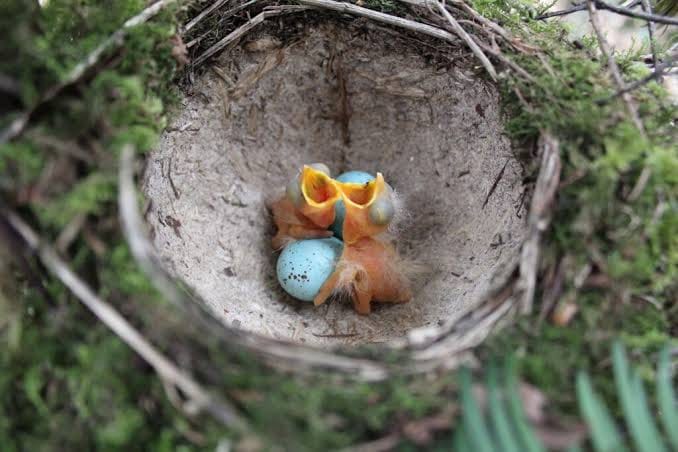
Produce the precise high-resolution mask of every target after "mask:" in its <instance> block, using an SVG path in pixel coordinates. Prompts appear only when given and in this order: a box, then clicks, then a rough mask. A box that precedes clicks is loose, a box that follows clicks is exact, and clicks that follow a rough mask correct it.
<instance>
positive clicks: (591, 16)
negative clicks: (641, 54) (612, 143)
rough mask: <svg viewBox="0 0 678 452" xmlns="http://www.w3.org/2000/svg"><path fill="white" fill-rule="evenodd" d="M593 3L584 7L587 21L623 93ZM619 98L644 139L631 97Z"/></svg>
mask: <svg viewBox="0 0 678 452" xmlns="http://www.w3.org/2000/svg"><path fill="white" fill-rule="evenodd" d="M594 3H595V4H597V3H598V2H597V0H586V6H587V7H588V10H589V20H590V22H591V27H593V31H594V32H595V33H596V37H597V38H598V44H599V45H600V51H601V52H602V54H603V56H604V57H605V58H606V59H607V67H608V69H609V71H610V74H612V79H613V80H614V83H615V84H616V85H617V88H618V89H619V91H624V90H625V89H626V84H625V83H624V79H623V78H622V75H621V72H620V71H619V66H617V61H616V60H615V59H614V55H613V54H612V50H611V49H610V45H609V44H608V42H607V39H605V36H604V35H603V32H602V27H601V25H600V19H599V17H598V10H597V9H596V6H595V4H594ZM621 97H622V99H623V100H624V103H625V104H626V109H627V110H628V112H629V115H630V116H631V120H632V121H633V123H634V124H635V126H636V128H637V129H638V130H639V131H640V133H641V135H642V136H643V137H645V127H643V123H642V121H641V120H640V116H639V115H638V108H637V107H636V104H635V103H634V102H633V99H632V98H631V96H629V95H628V93H624V94H622V95H621Z"/></svg>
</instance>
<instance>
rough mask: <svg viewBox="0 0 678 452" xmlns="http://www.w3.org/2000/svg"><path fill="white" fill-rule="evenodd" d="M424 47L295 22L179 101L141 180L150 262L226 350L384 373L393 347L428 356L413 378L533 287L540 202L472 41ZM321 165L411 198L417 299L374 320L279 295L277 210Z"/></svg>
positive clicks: (266, 34) (247, 44) (205, 75)
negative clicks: (525, 268)
mask: <svg viewBox="0 0 678 452" xmlns="http://www.w3.org/2000/svg"><path fill="white" fill-rule="evenodd" d="M255 19H256V18H255ZM250 23H251V22H250ZM245 27H247V30H245V31H249V28H251V27H249V26H247V24H246V26H245ZM241 29H242V27H241ZM234 33H240V32H239V31H238V30H236V32H234ZM242 34H244V32H243V33H240V35H239V36H237V38H241V37H242ZM229 36H230V35H229ZM227 39H228V36H227ZM427 39H428V38H424V41H417V40H416V35H411V34H403V33H400V32H397V31H394V30H393V29H391V28H384V27H381V26H378V25H375V24H374V23H372V22H370V21H365V20H357V21H355V20H353V21H345V20H341V21H338V20H336V18H334V19H328V18H327V17H320V18H318V17H315V18H314V19H313V20H308V19H307V18H306V19H304V20H303V21H302V20H298V19H297V18H294V17H286V18H285V19H284V20H282V19H280V20H279V21H277V22H276V23H275V24H264V25H263V26H260V28H258V29H257V30H256V31H255V32H251V33H249V34H247V35H246V37H245V38H244V39H240V40H239V41H237V42H235V41H234V42H233V43H229V44H230V45H229V46H227V48H226V50H225V51H223V52H221V53H219V54H216V56H215V57H214V58H213V59H212V60H211V61H209V64H208V65H206V68H205V69H204V70H203V71H202V72H200V73H197V75H195V77H194V79H193V82H192V84H191V85H190V86H189V87H188V88H187V89H186V90H185V91H184V94H183V95H182V99H181V107H180V108H179V109H178V111H176V112H175V114H174V117H173V119H172V120H171V123H170V125H169V126H168V127H167V129H166V132H165V133H164V134H163V136H162V139H161V142H160V145H159V146H158V147H157V149H156V150H155V151H153V152H152V153H151V154H150V156H149V157H148V160H147V164H146V168H145V171H144V174H143V178H142V179H143V180H142V188H143V192H144V193H145V195H146V197H147V198H148V199H149V200H150V202H149V204H148V208H147V209H146V212H145V220H146V223H147V225H148V226H149V229H150V236H151V242H152V244H153V248H154V250H150V249H145V251H144V252H147V254H148V253H150V254H154V255H155V254H157V255H158V257H159V262H161V265H160V266H161V267H162V268H163V270H162V271H163V272H165V271H166V272H167V274H168V275H169V277H170V278H172V279H175V280H177V281H180V282H181V283H182V284H184V285H185V286H187V287H188V288H189V289H190V292H191V293H192V298H193V300H194V301H196V300H197V303H198V305H200V307H201V308H204V307H207V308H208V309H207V311H208V312H209V313H210V315H209V316H208V317H210V322H213V320H214V319H218V321H219V322H220V323H221V325H222V329H223V334H224V335H225V336H226V337H227V338H229V340H230V342H231V344H236V345H237V344H240V345H241V346H244V347H246V348H248V349H250V350H255V351H260V352H262V353H263V354H264V355H265V356H266V357H268V358H276V359H277V362H278V363H281V364H283V365H289V367H292V368H295V369H298V367H297V366H296V365H291V363H292V362H296V361H304V362H305V363H306V364H309V365H320V366H322V367H330V368H337V369H339V368H341V369H342V370H345V371H349V372H354V371H355V370H356V369H358V370H362V371H364V372H363V374H364V376H366V377H372V378H380V377H383V376H384V375H385V369H386V367H388V366H386V365H385V364H383V360H384V356H386V355H388V353H386V354H384V352H383V350H384V347H386V349H390V350H394V349H396V350H397V349H399V350H406V353H409V354H410V357H412V358H414V359H415V360H417V361H418V363H419V364H418V365H417V366H414V367H410V370H417V369H429V368H433V367H437V366H439V365H443V364H452V363H454V362H456V361H457V360H458V358H459V357H460V355H459V353H460V352H462V351H464V350H467V349H468V348H469V347H470V346H472V345H474V344H476V343H478V342H479V341H481V340H482V338H484V337H485V336H486V335H487V334H488V332H489V331H490V330H491V328H492V327H493V326H494V325H495V324H496V322H497V321H498V320H500V319H501V318H503V317H504V316H505V315H506V314H507V313H508V312H509V311H511V309H512V308H514V307H515V303H513V301H515V299H516V294H517V293H518V292H521V291H522V292H521V293H524V292H525V291H527V292H529V291H530V290H532V289H533V281H532V283H530V278H529V277H528V278H527V281H522V282H520V281H519V285H521V284H522V287H521V288H520V290H516V289H515V287H516V286H515V284H514V282H515V280H516V278H515V276H516V275H517V274H518V271H517V268H518V261H519V260H520V255H521V248H522V249H523V254H527V255H531V253H529V252H528V253H525V247H524V246H523V244H524V243H526V237H527V236H528V235H529V234H528V233H527V232H528V231H529V221H528V215H527V214H528V210H529V198H530V196H529V195H528V193H527V191H528V190H527V189H526V187H525V186H524V184H523V178H524V174H523V167H522V164H521V161H520V159H519V158H518V157H517V155H518V152H516V150H515V149H514V148H513V147H512V144H511V142H510V141H509V139H508V138H507V137H506V136H505V134H504V133H503V118H502V112H501V108H500V95H499V93H498V90H497V88H496V86H495V85H494V83H493V82H492V81H490V80H488V79H487V78H486V77H484V76H483V75H482V74H480V73H479V71H478V67H477V64H476V60H475V59H474V56H473V55H472V54H471V53H470V52H468V51H467V50H465V49H464V46H463V44H462V43H460V42H457V43H456V44H455V43H452V44H450V43H449V42H448V44H446V45H445V46H444V48H440V47H439V46H436V45H435V43H436V40H435V39H431V40H427ZM422 44H423V45H422ZM208 53H209V51H208ZM312 162H323V163H325V164H327V165H328V166H329V168H330V169H331V171H332V172H333V175H336V174H339V173H341V172H344V171H347V170H362V171H368V172H373V173H374V172H377V171H379V172H382V173H383V174H384V176H385V178H386V180H387V181H388V182H389V183H390V184H391V185H392V186H393V188H394V189H395V190H396V192H397V193H398V194H399V198H400V199H401V201H402V204H403V208H402V211H401V212H400V215H399V219H398V222H397V223H398V224H397V227H396V228H395V233H394V234H392V235H391V236H390V239H389V240H391V241H392V243H393V244H394V245H395V247H396V249H397V250H398V252H399V253H400V254H401V255H402V256H403V258H404V259H403V260H404V262H405V267H406V269H405V270H406V271H407V272H408V274H410V276H411V279H412V281H413V295H414V296H413V299H412V301H411V302H409V303H406V304H399V305H393V304H383V305H382V304H375V306H374V309H373V312H372V313H371V314H370V315H368V316H361V315H358V314H357V313H355V312H354V311H353V308H352V307H351V305H350V303H347V302H346V301H345V300H341V299H335V300H333V301H331V302H330V303H326V304H324V305H322V306H319V307H315V306H313V304H312V303H308V302H301V301H297V300H294V299H293V298H291V297H290V296H288V295H287V294H285V293H284V291H283V290H282V289H281V288H280V287H279V284H278V282H277V280H276V268H275V266H276V259H277V255H278V254H277V253H276V252H274V250H272V248H271V237H272V235H273V234H274V227H273V222H272V218H271V215H270V212H269V210H268V209H267V202H268V201H270V200H271V199H272V198H273V197H275V196H276V195H277V194H279V193H281V192H282V190H284V187H285V185H286V184H287V183H288V182H289V180H290V178H291V177H293V176H294V174H295V173H296V172H297V171H298V170H299V168H300V166H301V165H303V164H305V163H312ZM132 235H134V234H132ZM132 245H133V247H132V248H133V249H135V247H134V243H132ZM136 248H137V256H139V253H141V254H144V252H140V251H139V247H136ZM142 248H143V247H142ZM146 257H147V258H149V263H150V262H151V261H154V260H155V258H152V259H151V258H150V257H149V256H148V255H147V256H146ZM143 259H144V258H143V257H142V260H143ZM153 265H155V264H153ZM156 266H157V265H156ZM156 270H157V269H156ZM531 284H532V287H531ZM507 288H508V289H507ZM175 295H176V292H175ZM203 317H204V316H203ZM355 346H368V347H367V349H368V351H367V354H365V347H357V348H356V347H355ZM380 350H381V351H380ZM339 356H343V358H345V360H337V359H335V358H336V357H339ZM365 356H370V358H368V359H367V360H366V358H365ZM384 366H386V367H384ZM406 367H407V366H406Z"/></svg>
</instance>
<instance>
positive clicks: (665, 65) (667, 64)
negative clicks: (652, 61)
mask: <svg viewBox="0 0 678 452" xmlns="http://www.w3.org/2000/svg"><path fill="white" fill-rule="evenodd" d="M677 60H678V52H676V53H674V54H673V55H670V56H669V57H667V58H666V59H664V61H663V62H662V63H660V64H659V65H657V66H656V69H655V71H654V72H652V73H651V74H649V75H647V76H645V77H643V78H641V79H639V80H636V81H634V82H631V83H629V84H627V85H626V87H624V89H621V90H619V91H617V92H615V93H614V94H613V95H612V96H610V97H607V98H605V99H600V100H598V101H596V102H597V103H598V104H600V105H603V104H606V103H608V102H610V101H611V100H614V99H616V98H617V97H619V96H621V95H624V94H626V93H630V92H631V91H634V90H636V89H638V88H640V87H641V86H644V85H647V84H648V83H650V82H651V81H653V80H657V79H659V78H660V77H661V76H662V75H664V73H665V72H664V71H666V70H667V69H670V68H672V67H673V66H674V63H675V62H676V61H677Z"/></svg>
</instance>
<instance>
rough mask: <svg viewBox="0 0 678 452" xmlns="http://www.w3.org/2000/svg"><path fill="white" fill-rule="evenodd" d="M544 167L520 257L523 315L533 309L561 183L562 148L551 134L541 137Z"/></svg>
mask: <svg viewBox="0 0 678 452" xmlns="http://www.w3.org/2000/svg"><path fill="white" fill-rule="evenodd" d="M540 147H541V167H540V170H539V176H538V177H537V184H536V186H535V189H534V195H533V197H532V204H531V205H530V214H529V217H528V232H527V234H528V235H527V238H526V239H525V243H524V244H523V249H522V250H521V255H520V277H519V279H518V282H517V283H516V288H517V289H518V290H519V291H520V292H521V295H522V296H521V300H520V308H521V312H522V313H524V314H528V313H529V312H530V311H531V310H532V302H533V299H534V292H535V289H536V285H537V266H538V263H539V242H540V239H541V236H542V234H543V233H544V231H545V230H546V228H547V227H548V224H549V221H550V212H551V207H552V205H553V201H554V199H555V196H556V192H557V190H558V183H559V182H560V168H561V163H560V149H559V145H558V141H557V140H556V139H555V138H553V137H551V136H550V135H542V136H541V138H540Z"/></svg>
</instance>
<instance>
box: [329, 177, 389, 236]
mask: <svg viewBox="0 0 678 452" xmlns="http://www.w3.org/2000/svg"><path fill="white" fill-rule="evenodd" d="M337 184H339V186H340V188H341V192H342V193H343V200H344V204H345V205H346V218H345V219H344V232H343V236H344V242H346V243H348V244H351V243H354V242H356V241H357V240H359V239H360V238H362V237H371V236H374V235H377V234H379V233H381V232H384V231H385V230H386V228H388V224H389V222H390V221H391V218H392V217H393V204H392V202H391V201H390V195H389V190H388V188H387V186H386V182H385V181H384V176H383V175H382V174H381V173H377V177H376V178H375V179H374V180H372V181H370V182H366V183H364V184H357V183H353V182H344V183H342V182H337Z"/></svg>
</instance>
